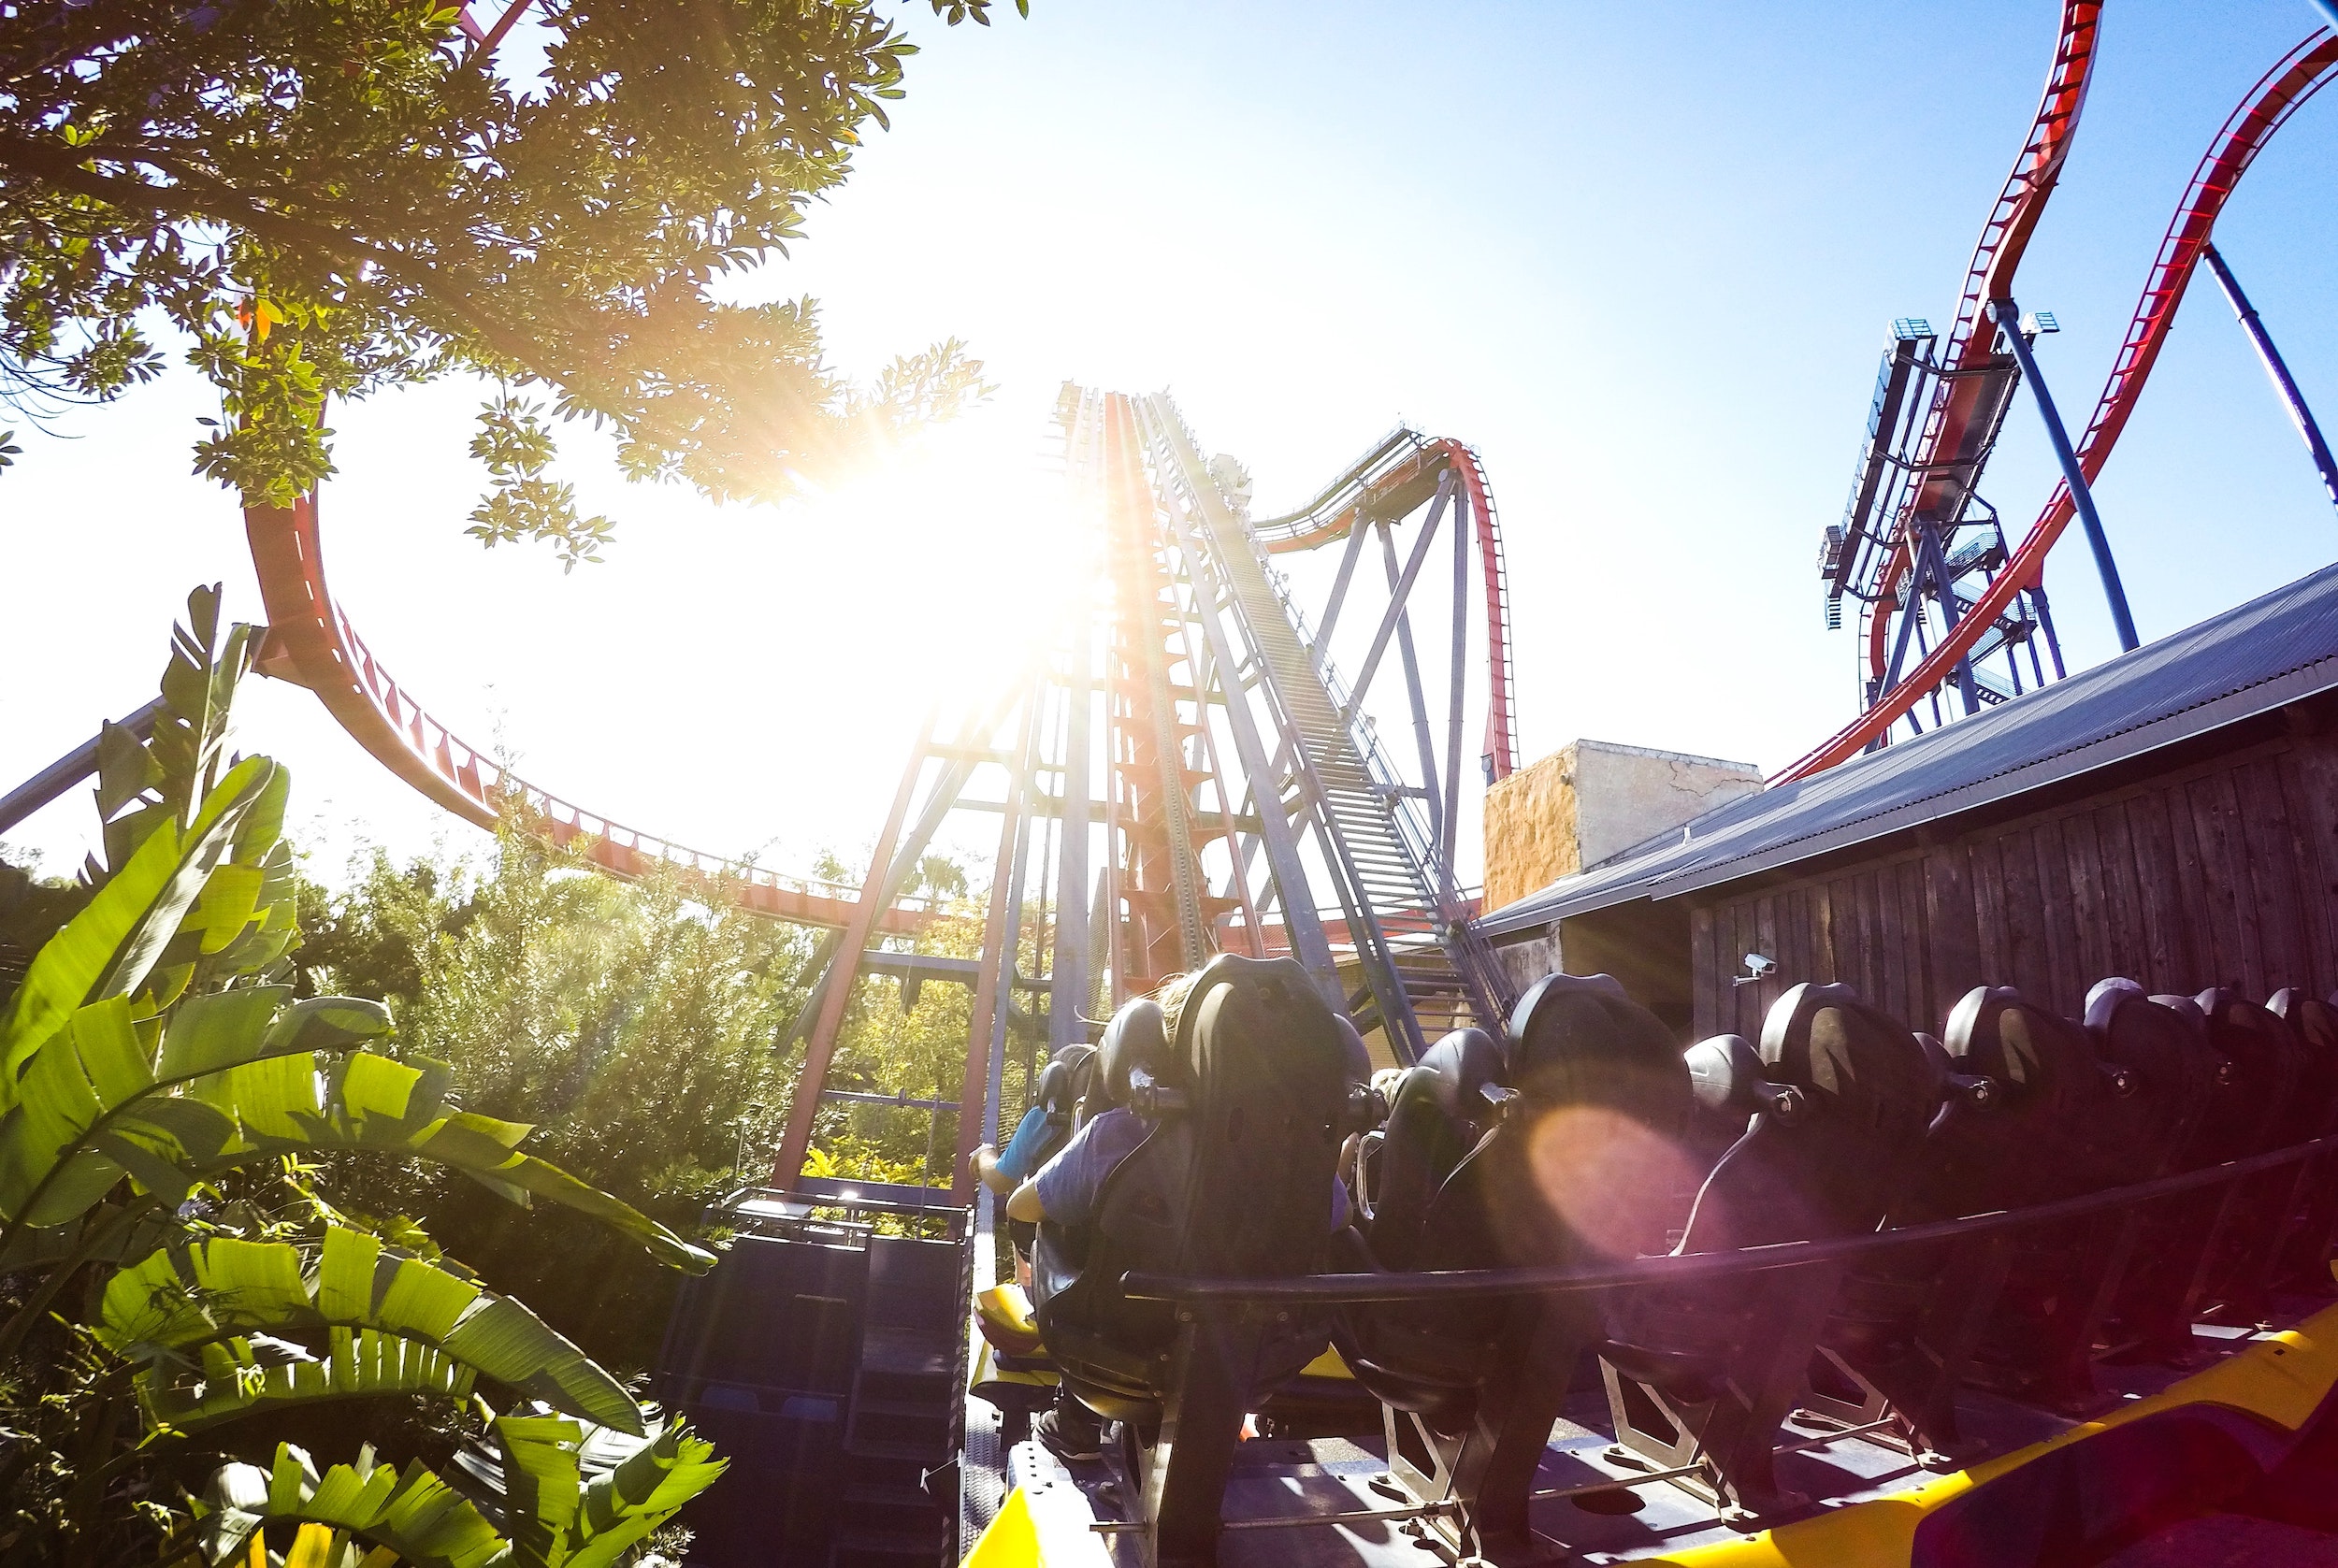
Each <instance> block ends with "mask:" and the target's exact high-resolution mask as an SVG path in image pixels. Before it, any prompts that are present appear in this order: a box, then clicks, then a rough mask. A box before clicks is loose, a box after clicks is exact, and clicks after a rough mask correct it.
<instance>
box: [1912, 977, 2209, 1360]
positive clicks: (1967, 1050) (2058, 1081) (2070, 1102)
mask: <svg viewBox="0 0 2338 1568" xmlns="http://www.w3.org/2000/svg"><path fill="white" fill-rule="evenodd" d="M1945 1049H1946V1051H1947V1054H1948V1056H1949V1058H1950V1060H1951V1063H1952V1065H1953V1067H1954V1068H1955V1070H1956V1072H1959V1073H1962V1074H1967V1075H1970V1076H1972V1077H1975V1078H1984V1079H1986V1080H1987V1082H1988V1083H1989V1085H1990V1089H1991V1092H1990V1095H1989V1101H1988V1104H1987V1105H1986V1106H1985V1107H1984V1108H1982V1109H1980V1110H1978V1111H1976V1112H1973V1113H1971V1114H1958V1113H1956V1112H1952V1113H1949V1114H1945V1115H1942V1116H1941V1118H1940V1119H1939V1120H1938V1121H1937V1122H1936V1123H1935V1130H1934V1134H1933V1137H1932V1138H1931V1139H1930V1140H1929V1144H1930V1152H1931V1156H1932V1158H1930V1159H1929V1160H1928V1161H1927V1168H1926V1169H1925V1171H1924V1172H1922V1174H1920V1176H1919V1177H1918V1179H1917V1181H1916V1183H1915V1185H1914V1190H1913V1192H1912V1198H1911V1201H1910V1202H1909V1204H1908V1205H1907V1206H1906V1208H1905V1211H1904V1216H1896V1219H1895V1222H1896V1223H1901V1224H1920V1223H1924V1222H1927V1221H1929V1220H1934V1219H1946V1218H1952V1217H1955V1216H1957V1215H1969V1214H1981V1213H1985V1212H1988V1211H1990V1210H1995V1209H2018V1208H2024V1207H2028V1206H2031V1205H2034V1204H2039V1203H2050V1202H2054V1201H2057V1200H2060V1199H2064V1198H2074V1197H2078V1196H2081V1195H2083V1194H2085V1193H2089V1192H2095V1191H2099V1190H2100V1189H2102V1188H2104V1187H2120V1186H2125V1185H2127V1184H2129V1183H2131V1182H2137V1181H2143V1180H2147V1179H2149V1178H2150V1177H2152V1176H2154V1175H2157V1174H2158V1173H2159V1172H2160V1171H2161V1170H2162V1169H2163V1168H2164V1166H2165V1162H2166V1158H2167V1155H2166V1150H2165V1147H2164V1145H2163V1144H2160V1143H2158V1142H2157V1141H2156V1137H2155V1135H2156V1133H2157V1132H2158V1130H2160V1129H2163V1128H2164V1126H2165V1124H2166V1123H2167V1122H2168V1121H2169V1119H2170V1118H2171V1117H2172V1116H2174V1115H2182V1114H2183V1113H2182V1108H2181V1106H2180V1105H2179V1104H2178V1103H2176V1102H2175V1101H2174V1100H2173V1095H2174V1094H2175V1093H2176V1092H2179V1091H2181V1090H2182V1088H2183V1086H2184V1082H2185V1081H2184V1079H2183V1077H2182V1075H2181V1074H2180V1073H2169V1072H2164V1071H2160V1070H2158V1068H2155V1069H2154V1070H2152V1071H2150V1072H2145V1071H2142V1070H2139V1069H2137V1068H2135V1067H2132V1066H2128V1065H2123V1064H2121V1063H2119V1062H2115V1061H2112V1060H2109V1059H2107V1058H2106V1057H2105V1056H2104V1054H2103V1052H2102V1050H2101V1049H2100V1047H2099V1045H2098V1044H2097V1042H2096V1038H2095V1036H2094V1035H2093V1034H2091V1033H2090V1032H2089V1031H2088V1030H2087V1029H2086V1026H2085V1025H2084V1024H2081V1023H2077V1022H2074V1021H2072V1020H2071V1019H2068V1018H2065V1017H2062V1016H2061V1015H2060V1014H2056V1013H2053V1012H2050V1011H2048V1010H2047V1009H2045V1008H2042V1007H2040V1006H2037V1005H2035V1004H2033V1003H2031V1002H2029V1001H2028V1000H2025V999H2024V998H2023V997H2022V995H2021V994H2020V992H2018V991H2016V990H2014V989H2013V988H2012V987H2010V986H1998V987H1985V986H1984V987H1976V988H1975V989H1974V990H1972V991H1971V992H1970V993H1969V994H1967V995H1966V996H1965V997H1964V998H1963V1000H1960V1001H1959V1002H1958V1003H1957V1006H1956V1011H1955V1012H1954V1013H1953V1014H1951V1016H1950V1018H1949V1024H1948V1037H1947V1040H1946V1042H1945ZM1985 1252H1986V1254H1987V1255H1988V1256H1989V1257H1990V1258H1991V1259H1994V1260H1995V1261H1997V1262H2001V1264H2002V1268H2003V1273H2002V1280H2003V1286H2002V1289H2001V1290H1999V1292H1998V1293H1997V1297H1996V1301H1995V1303H1994V1306H1993V1307H1992V1305H1991V1303H1989V1302H1985V1301H1979V1300H1977V1298H1976V1292H1977V1291H1978V1290H1979V1289H1980V1288H1981V1287H1984V1286H1985V1285H1988V1284H1991V1283H1993V1281H1991V1280H1989V1279H1985V1278H1984V1277H1981V1276H1983V1275H1984V1274H1986V1273H1990V1272H1991V1271H1990V1269H1989V1268H1988V1267H1987V1266H1985V1265H1984V1266H1983V1267H1979V1268H1971V1269H1961V1270H1958V1271H1957V1275H1958V1277H1957V1278H1956V1281H1955V1282H1954V1285H1953V1287H1952V1288H1951V1289H1949V1290H1946V1291H1943V1292H1941V1296H1940V1297H1938V1298H1936V1300H1935V1302H1934V1311H1935V1314H1936V1316H1935V1320H1934V1324H1933V1325H1932V1326H1931V1329H1930V1331H1929V1334H1928V1335H1927V1337H1928V1338H1929V1339H1930V1344H1929V1345H1928V1348H1929V1349H1931V1351H1932V1352H1933V1354H1934V1355H1935V1356H1937V1357H1940V1358H1941V1359H1943V1360H1945V1359H1948V1358H1949V1357H1952V1356H1954V1355H1955V1353H1956V1350H1957V1349H1958V1348H1961V1346H1959V1345H1957V1343H1956V1340H1955V1324H1954V1320H1953V1316H1952V1315H1953V1314H1955V1312H1956V1310H1957V1308H1958V1307H1959V1306H1972V1307H1975V1308H1977V1309H1978V1310H1980V1311H1983V1312H1985V1313H1986V1318H1985V1326H1984V1325H1983V1324H1981V1323H1978V1322H1975V1323H1974V1324H1973V1327H1974V1328H1975V1329H1976V1331H1977V1332H1978V1335H1979V1339H1978V1343H1977V1344H1975V1345H1971V1346H1970V1350H1971V1353H1972V1355H1973V1356H1974V1358H1975V1359H1977V1360H1978V1361H1979V1362H1980V1363H1982V1366H1983V1369H1984V1373H1983V1375H1984V1378H1985V1379H1986V1380H1987V1381H1990V1382H1992V1383H1995V1384H1997V1385H1998V1386H1999V1387H2003V1388H2009V1389H2010V1390H2011V1391H2014V1392H2018V1393H2021V1394H2023V1395H2025V1396H2027V1397H2029V1398H2031V1399H2033V1400H2037V1401H2040V1402H2042V1403H2049V1404H2056V1405H2071V1406H2074V1405H2076V1404H2079V1403H2083V1402H2084V1401H2085V1400H2086V1399H2087V1398H2088V1397H2089V1396H2090V1395H2091V1394H2092V1392H2093V1389H2094V1374H2093V1360H2092V1358H2091V1355H2090V1351H2091V1349H2092V1345H2093V1340H2094V1332H2095V1330H2096V1328H2097V1327H2098V1326H2099V1325H2100V1320H2101V1316H2102V1314H2103V1312H2104V1311H2105V1310H2107V1308H2108V1306H2109V1296H2108V1291H2109V1289H2110V1288H2111V1287H2113V1286H2114V1285H2115V1283H2116V1281H2117V1277H2118V1274H2119V1272H2120V1270H2121V1268H2122V1266H2123V1264H2124V1261H2125V1253H2126V1244H2125V1242H2123V1241H2122V1239H2121V1237H2120V1233H2119V1230H2118V1228H2117V1227H2116V1226H2105V1225H2102V1224H2100V1223H2098V1222H2095V1221H2091V1220H2077V1221H2072V1222H2071V1223H2069V1224H2066V1225H2061V1226H2055V1227H2051V1228H2049V1229H2046V1230H2030V1231H2025V1232H2022V1233H2020V1234H2018V1235H2014V1236H2012V1237H2008V1238H2005V1239H2004V1240H2003V1241H2002V1243H2001V1244H1992V1245H1991V1246H1990V1247H1989V1248H1987V1249H1985Z"/></svg>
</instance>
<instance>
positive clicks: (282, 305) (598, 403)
mask: <svg viewBox="0 0 2338 1568" xmlns="http://www.w3.org/2000/svg"><path fill="white" fill-rule="evenodd" d="M930 3H931V5H932V7H933V9H934V11H935V12H936V13H937V14H940V15H942V16H944V17H945V18H946V19H947V20H948V21H949V22H951V23H953V24H955V23H957V22H960V21H962V20H965V19H966V18H968V17H972V18H973V19H974V21H976V22H988V20H989V19H988V16H987V15H986V12H987V9H988V7H989V0H930ZM1025 4H1026V0H1017V6H1018V8H1019V7H1023V6H1024V5H1025ZM458 22H459V15H458V12H457V11H456V10H455V9H454V8H452V7H440V6H438V5H436V4H435V3H434V0H217V3H211V4H192V3H189V0H106V3H105V4H102V5H71V4H56V3H36V0H0V373H4V374H5V378H6V379H5V381H0V396H7V398H8V399H10V400H12V401H14V402H15V403H17V404H18V405H19V406H20V407H22V408H24V409H26V410H27V411H35V410H36V409H37V408H38V407H39V406H42V405H43V404H44V402H45V400H46V399H48V398H51V397H56V398H64V399H77V398H78V399H98V400H103V399H107V398H111V397H114V396H118V395H120V394H121V393H123V391H125V390H126V389H128V388H129V387H131V386H134V385H136V384H137V383H139V382H141V381H148V380H151V379H152V377H154V376H155V375H157V374H158V373H159V372H160V370H161V368H162V366H163V364H164V359H165V345H166V342H167V341H170V340H176V341H177V342H178V343H180V344H183V345H184V347H185V351H186V353H187V357H188V358H189V360H190V361H191V362H192V363H193V364H194V365H195V367H197V368H198V369H200V371H201V372H202V373H203V374H204V375H205V376H206V377H207V378H209V381H211V382H212V384H214V385H215V386H216V387H217V388H218V389H219V392H220V396H221V402H222V409H223V415H224V417H223V418H222V419H221V420H220V421H219V422H217V423H216V424H214V426H213V428H212V429H211V430H210V432H209V434H208V435H206V436H205V437H204V438H203V439H201V440H200V441H199V442H198V444H197V445H196V447H195V468H196V471H197V472H199V473H201V474H204V475H206V476H208V477H209V478H212V479H216V480H218V481H219V482H221V483H223V484H225V485H229V486H232V487H234V488H236V489H238V490H239V491H240V492H241V493H242V494H243V495H244V496H246V497H248V498H251V499H253V500H255V501H256V500H266V501H268V502H271V503H273V504H277V505H283V504H288V503H289V502H290V501H291V500H292V499H293V498H294V497H295V496H297V495H299V494H301V493H302V492H304V491H306V490H307V489H309V488H310V486H312V485H314V484H315V483H316V482H318V481H319V480H320V479H322V478H323V477H325V475H326V474H328V473H329V472H331V469H332V463H331V457H330V442H329V437H330V436H331V434H332V432H331V431H330V430H329V429H327V428H325V424H324V421H323V410H324V406H325V399H326V398H327V397H328V396H330V397H336V398H340V399H344V400H347V399H354V398H358V397H362V396H366V395H368V393H371V392H375V391H378V390H380V389H382V388H383V387H389V386H397V385H402V384H409V383H412V382H418V381H427V380H430V379H433V378H436V377H440V376H443V375H447V374H450V373H456V372H477V373H483V374H485V375H488V376H491V377H494V378H496V379H497V380H498V381H500V382H502V383H504V385H505V391H504V392H503V393H502V394H501V395H500V396H497V397H496V398H494V399H493V400H492V401H491V402H490V403H489V405H488V407H487V409H486V410H484V412H483V415H482V427H481V430H480V432H479V435H478V436H477V438H476V439H474V440H473V442H472V452H473V453H474V455H476V456H478V457H480V458H481V459H482V460H483V461H484V462H485V463H486V464H487V466H488V468H489V470H490V473H491V474H492V476H493V478H494V480H495V486H496V487H495V489H494V492H493V493H492V494H491V495H490V496H489V497H488V498H487V499H486V501H485V502H483V505H482V506H481V508H480V509H479V511H477V512H475V513H474V514H473V519H474V522H475V524H476V526H475V527H474V528H473V529H472V532H474V533H476V534H479V535H480V536H482V537H483V538H484V539H487V540H488V541H489V542H490V543H493V542H496V541H498V540H499V539H522V538H545V539H553V540H555V541H556V543H558V544H559V545H560V547H561V548H562V550H563V552H564V554H567V555H568V556H569V557H570V561H571V563H573V561H574V560H575V559H576V558H579V557H580V556H584V555H587V554H589V553H590V551H591V548H592V546H593V543H594V542H595V541H596V540H597V539H598V538H599V536H600V535H601V534H602V533H603V532H605V530H606V527H607V525H606V522H605V520H603V519H599V518H596V519H592V520H590V521H589V522H587V521H580V520H579V519H578V517H577V515H576V507H575V501H574V497H573V496H572V494H570V491H569V489H568V487H567V486H565V485H561V484H558V483H556V482H553V481H551V480H549V479H547V478H546V477H545V465H546V463H547V461H548V460H549V458H550V457H551V455H552V439H551V433H550V426H549V424H548V423H547V418H546V415H547V412H548V411H549V412H552V413H556V414H557V415H558V416H559V417H562V418H576V417H585V418H588V419H590V420H592V421H593V422H594V423H595V424H599V425H601V426H604V427H606V428H608V429H610V430H612V431H613V434H614V436H615V437H616V439H617V441H618V453H619V458H620V462H621V463H622V465H623V467H624V468H625V470H626V471H627V473H628V476H629V477H632V478H636V479H659V480H684V481H687V482H689V483H691V484H693V485H695V486H696V487H697V488H698V489H699V490H700V491H701V492H702V493H703V494H705V495H706V496H710V497H712V498H714V499H716V500H724V499H731V498H740V499H774V498H778V497H783V496H787V495H789V494H791V493H793V492H794V491H796V490H797V489H798V488H799V487H800V486H801V484H802V483H804V482H806V481H813V482H816V481H817V480H818V479H819V478H820V477H821V476H823V475H826V474H830V473H832V472H834V471H835V470H836V469H837V468H838V467H839V465H840V464H842V463H843V462H844V460H845V459H846V458H847V457H848V456H849V454H851V453H854V452H856V451H859V450H862V449H864V448H865V446H866V445H867V443H868V442H869V441H870V440H871V439H882V438H884V437H885V436H886V435H888V434H889V433H892V432H896V431H899V430H901V429H902V428H903V427H905V426H908V425H911V424H916V423H918V422H920V421H924V420H929V419H933V418H937V417H946V416H947V415H948V414H950V413H952V412H954V411H956V410H959V409H960V408H961V407H962V406H963V405H964V404H966V403H967V402H968V401H970V400H972V399H973V398H974V397H977V396H980V395H981V394H982V392H983V391H984V390H985V389H984V388H983V387H982V386H981V366H980V364H979V362H977V361H974V360H972V359H970V358H968V357H967V355H966V354H965V352H964V351H963V349H962V347H961V345H960V344H959V343H958V342H957V340H956V339H952V340H950V341H947V342H944V343H940V344H936V345H934V346H933V347H931V348H930V349H928V350H926V351H925V352H921V353H916V354H909V355H904V356H902V357H900V358H897V359H896V360H894V361H893V363H892V364H891V365H890V366H889V367H888V368H887V369H886V370H885V371H884V372H883V373H882V374H881V375H880V376H879V377H878V378H877V379H876V381H875V382H874V383H873V385H871V386H868V387H857V386H855V385H853V384H851V383H850V382H848V381H846V380H844V378H843V377H841V376H840V375H839V374H838V373H837V372H836V371H834V370H833V369H831V368H830V367H829V366H828V365H827V364H826V363H825V361H824V359H823V357H822V352H821V346H820V338H819V332H818V324H817V320H816V314H815V305H814V302H813V301H811V300H810V299H798V300H790V301H783V302H779V303H771V304H757V305H743V304H738V303H735V302H732V299H733V298H735V294H734V285H735V280H736V279H737V277H738V275H739V274H741V273H743V272H745V271H748V270H750V269H752V268H754V267H756V266H758V265H760V264H762V263H763V262H765V261H767V260H769V259H771V258H772V257H773V256H776V255H781V254H784V253H785V252H786V251H787V246H788V245H789V244H790V243H791V242H792V241H794V240H795V239H796V238H797V237H799V235H800V233H801V222H802V215H803V209H804V207H805V205H806V204H807V203H808V202H809V201H810V200H812V199H813V198H815V197H816V196H818V195H819V194H821V193H823V192H825V191H827V190H829V189H830V188H832V187H833V186H835V185H836V184H837V183H838V182H839V181H841V180H843V179H844V176H845V174H846V171H847V168H848V165H849V163H850V159H851V154H852V150H853V148H854V147H855V145H856V144H857V142H858V140H859V137H860V135H861V133H862V131H863V130H864V128H865V127H866V126H867V125H868V124H869V123H870V122H876V123H877V124H879V125H882V124H884V123H885V122H886V121H885V110H884V102H885V101H886V100H888V99H891V98H898V97H899V96H901V94H902V87H901V81H902V62H903V60H904V58H905V57H906V56H907V55H909V54H910V53H912V52H914V50H913V46H911V45H910V44H909V43H908V42H907V41H906V40H905V39H904V38H902V36H901V35H900V34H899V32H898V30H897V29H895V28H894V27H893V26H892V25H891V24H890V23H889V22H887V21H886V20H885V19H883V18H881V17H880V16H878V15H877V14H876V11H875V8H874V7H873V5H872V4H871V3H870V0H693V3H691V4H676V3H675V0H537V3H536V4H535V6H534V8H533V9H532V10H531V11H530V12H529V13H528V20H527V24H526V25H527V27H528V28H529V29H530V32H529V34H528V37H529V41H530V42H531V43H532V44H541V47H542V50H543V54H542V59H543V66H542V71H541V76H539V77H533V78H522V77H520V76H519V75H517V74H513V75H509V76H507V75H505V74H502V73H501V72H500V71H499V69H498V65H497V57H495V56H491V55H489V54H488V53H487V51H486V50H483V49H482V48H480V47H479V46H478V45H476V44H474V43H473V42H472V41H471V40H470V39H469V37H468V36H466V34H465V33H464V31H463V30H462V29H461V27H460V26H459V25H458ZM530 385H534V386H540V387H542V388H544V389H547V391H548V392H549V394H550V396H551V398H552V403H551V406H550V409H549V410H548V409H547V407H546V405H545V404H544V403H542V402H541V401H539V400H537V399H535V398H532V397H529V396H526V395H525V394H524V393H518V392H513V391H512V390H510V389H511V388H512V387H514V386H517V387H527V386H530Z"/></svg>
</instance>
